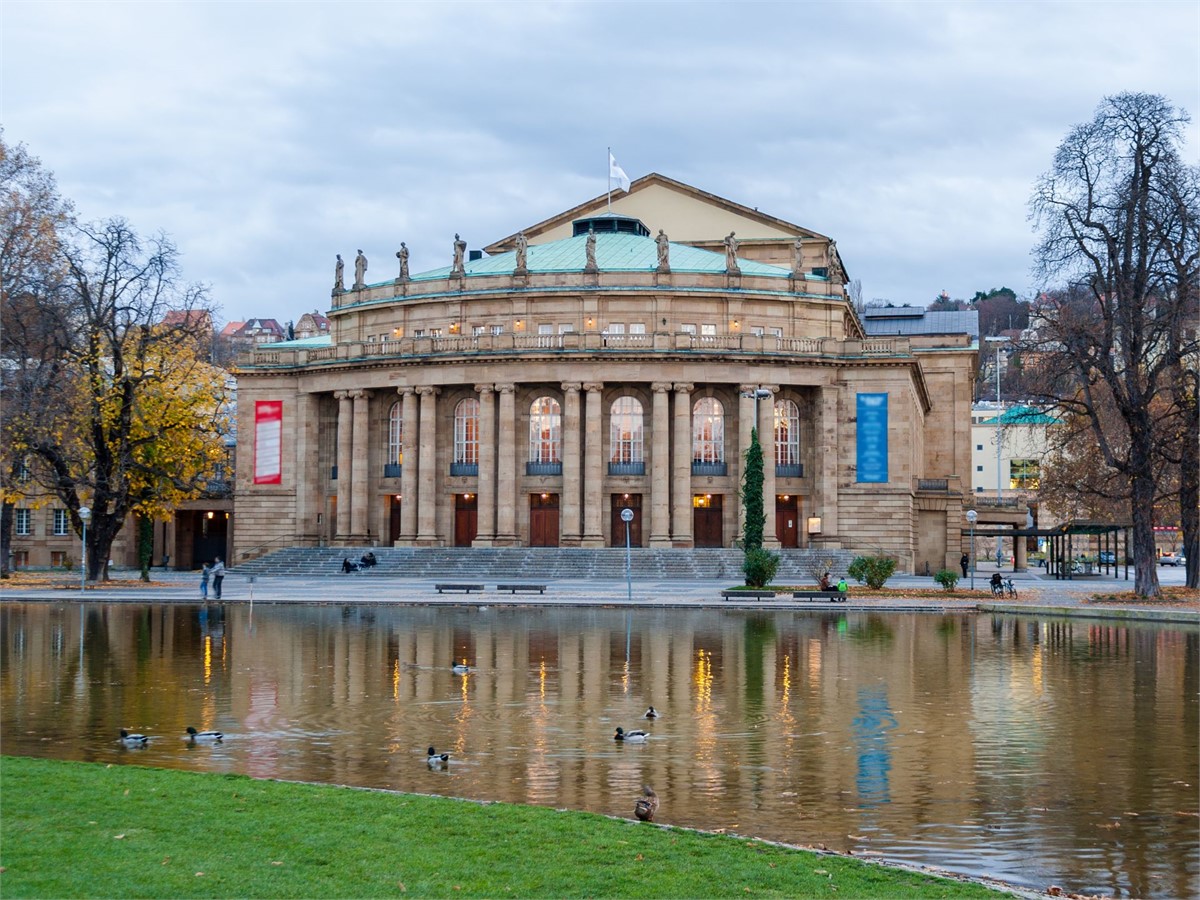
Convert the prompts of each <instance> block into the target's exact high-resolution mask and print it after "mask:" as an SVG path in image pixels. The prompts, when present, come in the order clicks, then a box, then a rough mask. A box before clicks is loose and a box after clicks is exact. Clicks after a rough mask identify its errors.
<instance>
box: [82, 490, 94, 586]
mask: <svg viewBox="0 0 1200 900" xmlns="http://www.w3.org/2000/svg"><path fill="white" fill-rule="evenodd" d="M91 518H92V510H91V507H88V506H81V507H79V521H80V522H82V523H83V537H82V542H81V543H80V551H81V552H80V554H79V592H80V593H81V594H82V593H83V592H84V591H85V590H87V523H88V521H89V520H90V519H91Z"/></svg>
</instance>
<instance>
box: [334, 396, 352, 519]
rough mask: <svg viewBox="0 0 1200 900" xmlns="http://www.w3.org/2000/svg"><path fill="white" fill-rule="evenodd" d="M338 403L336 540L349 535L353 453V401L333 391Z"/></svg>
mask: <svg viewBox="0 0 1200 900" xmlns="http://www.w3.org/2000/svg"><path fill="white" fill-rule="evenodd" d="M333 396H334V397H335V398H336V399H337V401H338V424H337V475H338V477H337V532H336V534H335V535H334V538H335V539H336V540H344V539H345V538H346V537H347V535H349V534H350V469H351V468H352V463H351V455H352V453H353V451H354V401H353V400H351V399H350V392H349V391H335V392H334V395H333Z"/></svg>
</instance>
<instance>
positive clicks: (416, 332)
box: [413, 328, 425, 338]
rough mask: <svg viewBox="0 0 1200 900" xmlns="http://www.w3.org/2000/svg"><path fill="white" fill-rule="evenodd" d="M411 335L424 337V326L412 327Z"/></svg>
mask: <svg viewBox="0 0 1200 900" xmlns="http://www.w3.org/2000/svg"><path fill="white" fill-rule="evenodd" d="M413 337H415V338H423V337H425V329H424V328H414V329H413Z"/></svg>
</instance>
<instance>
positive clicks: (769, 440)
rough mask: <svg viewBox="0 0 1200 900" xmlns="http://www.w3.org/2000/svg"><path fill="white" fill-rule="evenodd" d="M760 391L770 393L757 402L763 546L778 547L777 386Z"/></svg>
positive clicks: (773, 385)
mask: <svg viewBox="0 0 1200 900" xmlns="http://www.w3.org/2000/svg"><path fill="white" fill-rule="evenodd" d="M762 390H765V391H770V392H771V395H770V396H769V397H762V398H760V399H759V401H758V443H759V444H760V445H762V455H763V489H762V498H763V515H764V516H766V521H765V522H763V546H764V547H775V548H777V547H778V546H779V538H778V537H776V535H775V395H776V394H778V393H779V385H777V384H764V385H763V386H762Z"/></svg>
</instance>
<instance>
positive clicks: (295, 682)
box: [0, 602, 1200, 898]
mask: <svg viewBox="0 0 1200 900" xmlns="http://www.w3.org/2000/svg"><path fill="white" fill-rule="evenodd" d="M0 626H2V628H0V632H2V637H3V644H2V650H3V657H2V659H0V676H2V677H0V709H2V713H0V726H2V729H3V736H4V745H3V751H4V752H5V753H8V754H16V755H24V756H40V757H52V758H59V759H75V760H92V761H98V762H111V763H138V764H142V765H153V766H163V767H169V768H178V769H190V770H203V771H212V772H239V773H244V774H247V775H252V776H255V777H261V778H282V779H297V780H304V781H319V782H328V783H332V784H349V785H360V786H367V787H379V788H390V789H396V790H402V791H417V792H423V793H433V794H443V795H447V796H456V797H467V798H475V799H489V800H503V801H510V802H519V803H534V804H541V805H545V806H552V807H567V808H574V809H584V810H591V811H594V812H600V813H606V814H612V815H619V816H625V817H632V814H633V804H634V800H635V799H636V797H637V795H638V794H639V792H640V789H641V785H643V784H650V785H652V786H653V787H654V788H655V790H656V791H657V792H658V794H659V796H660V797H661V807H660V810H659V814H658V817H657V821H660V822H663V823H667V824H676V825H684V826H692V827H698V828H705V829H711V830H723V831H726V832H736V833H739V834H746V835H755V836H759V837H764V838H768V839H772V840H779V841H786V842H789V843H795V844H809V845H816V844H824V845H826V846H827V847H829V848H831V849H837V850H853V851H854V852H856V853H858V854H863V855H875V856H877V857H879V858H882V859H886V860H899V861H905V862H909V863H915V864H923V865H932V866H937V867H940V868H943V869H947V870H950V871H954V872H961V873H964V874H968V875H972V876H983V875H987V876H991V877H995V878H1000V879H1003V880H1006V881H1011V882H1014V883H1016V884H1020V885H1024V886H1028V887H1033V888H1039V889H1043V888H1045V887H1047V886H1048V885H1050V884H1056V885H1059V886H1061V887H1063V888H1064V889H1065V890H1068V891H1075V892H1080V893H1085V894H1092V893H1103V894H1110V895H1114V896H1135V897H1162V898H1167V897H1187V896H1196V895H1197V893H1198V892H1200V850H1198V837H1200V818H1198V816H1200V808H1198V801H1197V777H1198V770H1200V753H1198V747H1197V745H1198V741H1200V738H1198V735H1200V715H1198V706H1200V704H1198V694H1200V636H1198V635H1197V633H1196V631H1195V629H1189V628H1186V627H1182V626H1174V627H1171V626H1156V625H1150V624H1113V623H1109V622H1097V621H1089V620H1080V619H1073V620H1068V619H1055V618H1039V617H1036V616H1025V617H1009V616H999V615H997V616H991V615H978V614H974V613H955V614H947V615H941V614H928V613H924V614H923V613H890V614H879V613H870V612H856V611H844V612H836V611H817V610H812V611H785V612H779V613H770V614H764V613H755V612H748V611H735V610H720V611H713V610H695V611H679V610H669V611H667V610H635V611H622V610H614V609H602V608H552V609H536V610H533V609H500V608H488V607H480V608H476V607H456V608H429V607H407V606H381V605H374V604H372V605H369V606H368V605H349V604H348V605H302V604H277V605H262V604H258V605H255V606H251V605H247V604H237V605H234V604H230V605H211V604H210V605H207V606H193V605H178V604H168V605H141V604H121V603H118V604H104V603H87V604H68V603H24V602H4V603H0ZM453 661H458V662H466V663H467V664H469V665H470V666H471V670H470V672H469V673H468V674H465V675H462V674H455V673H454V672H453V671H452V670H451V663H452V662H453ZM651 705H652V706H654V707H655V708H656V709H657V710H658V711H659V712H660V713H661V715H660V717H659V718H657V719H652V720H648V719H646V718H644V717H643V714H644V713H645V711H646V709H647V707H648V706H651ZM189 725H192V726H195V727H197V728H200V729H202V730H203V729H219V730H221V731H223V732H224V733H225V735H226V737H225V740H224V741H223V742H222V743H220V744H215V745H196V746H193V745H191V744H188V743H187V742H185V741H183V740H182V739H181V738H182V735H183V733H184V730H185V728H186V727H187V726H189ZM618 726H621V727H623V728H624V729H626V730H629V729H633V728H642V729H645V730H646V731H648V732H650V738H649V740H648V741H646V742H645V743H643V744H623V743H618V742H616V741H614V740H613V734H614V731H615V729H616V728H617V727H618ZM121 728H128V729H129V730H130V731H138V732H144V733H146V734H149V735H151V736H152V740H151V742H150V744H149V746H148V747H146V748H145V749H137V750H134V749H127V748H125V747H124V746H122V745H121V743H120V742H119V741H118V740H117V736H118V731H119V729H121ZM430 745H433V746H434V747H436V748H437V750H438V751H439V752H441V751H446V752H449V753H450V754H451V761H450V764H449V766H448V767H447V768H446V769H445V770H431V769H430V768H429V767H428V766H427V765H426V764H425V756H426V750H427V748H428V747H429V746H430Z"/></svg>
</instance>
